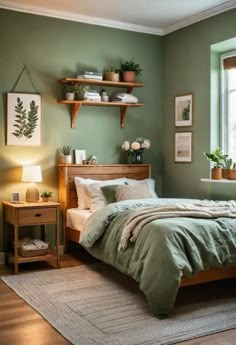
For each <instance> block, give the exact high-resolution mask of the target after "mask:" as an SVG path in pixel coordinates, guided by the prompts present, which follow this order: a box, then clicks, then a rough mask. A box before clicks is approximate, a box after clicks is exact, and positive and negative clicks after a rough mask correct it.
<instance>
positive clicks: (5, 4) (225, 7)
mask: <svg viewBox="0 0 236 345" xmlns="http://www.w3.org/2000/svg"><path fill="white" fill-rule="evenodd" d="M0 8H4V9H7V10H12V11H17V12H25V13H30V14H36V15H40V16H45V17H52V18H58V19H64V20H69V21H73V22H80V23H86V24H92V25H99V26H105V27H109V28H115V29H121V30H127V31H135V32H140V33H145V34H151V35H159V36H164V35H167V34H169V33H171V32H173V31H176V30H179V29H181V28H184V27H186V26H189V25H192V24H194V23H197V22H200V21H201V20H204V19H207V18H209V17H212V16H215V15H217V14H220V13H222V12H226V11H229V10H231V9H233V8H236V0H230V1H227V2H225V3H224V4H222V5H219V6H216V7H213V8H211V9H209V10H206V11H203V12H201V13H199V14H196V15H194V16H191V17H188V18H185V19H183V20H181V21H179V22H177V23H175V24H173V25H169V26H166V27H165V28H153V27H148V26H142V25H135V24H130V23H125V22H120V21H115V20H109V19H105V18H98V17H90V16H84V15H80V14H75V13H71V12H62V11H57V10H51V9H46V8H42V7H39V6H33V5H24V4H19V3H15V2H11V1H8V0H1V3H0Z"/></svg>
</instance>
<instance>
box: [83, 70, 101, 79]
mask: <svg viewBox="0 0 236 345" xmlns="http://www.w3.org/2000/svg"><path fill="white" fill-rule="evenodd" d="M81 78H82V79H93V80H102V72H91V71H84V72H83V73H81V74H79V75H77V79H81Z"/></svg>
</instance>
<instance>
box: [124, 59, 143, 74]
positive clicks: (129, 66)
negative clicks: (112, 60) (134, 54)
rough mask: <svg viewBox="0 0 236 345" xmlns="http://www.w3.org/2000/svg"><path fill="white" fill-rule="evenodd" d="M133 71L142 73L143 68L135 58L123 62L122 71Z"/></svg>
mask: <svg viewBox="0 0 236 345" xmlns="http://www.w3.org/2000/svg"><path fill="white" fill-rule="evenodd" d="M123 71H133V72H135V74H136V75H140V74H142V68H141V67H140V65H139V64H138V63H136V62H135V61H134V58H132V59H130V60H127V61H125V62H123V63H122V64H121V72H123Z"/></svg>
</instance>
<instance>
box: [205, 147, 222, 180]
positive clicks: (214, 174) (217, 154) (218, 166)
mask: <svg viewBox="0 0 236 345" xmlns="http://www.w3.org/2000/svg"><path fill="white" fill-rule="evenodd" d="M204 155H205V156H206V158H207V159H208V160H209V161H211V162H212V163H213V164H214V166H213V168H212V169H211V178H212V180H221V179H222V166H223V165H224V160H225V159H226V158H227V157H228V155H224V154H223V153H222V151H221V149H220V148H219V147H217V148H216V149H215V151H213V152H212V153H210V152H204Z"/></svg>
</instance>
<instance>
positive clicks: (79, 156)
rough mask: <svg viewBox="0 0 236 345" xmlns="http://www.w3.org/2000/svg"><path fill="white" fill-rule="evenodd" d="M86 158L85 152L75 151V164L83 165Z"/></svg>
mask: <svg viewBox="0 0 236 345" xmlns="http://www.w3.org/2000/svg"><path fill="white" fill-rule="evenodd" d="M85 157H86V151H85V150H75V164H83V161H84V160H85Z"/></svg>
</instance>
